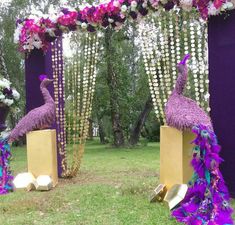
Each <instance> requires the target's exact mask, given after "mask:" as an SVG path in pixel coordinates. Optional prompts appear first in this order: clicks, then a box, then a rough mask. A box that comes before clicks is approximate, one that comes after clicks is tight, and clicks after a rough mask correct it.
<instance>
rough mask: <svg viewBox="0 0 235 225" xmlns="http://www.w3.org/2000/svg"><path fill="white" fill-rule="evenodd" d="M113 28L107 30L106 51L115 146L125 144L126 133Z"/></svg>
mask: <svg viewBox="0 0 235 225" xmlns="http://www.w3.org/2000/svg"><path fill="white" fill-rule="evenodd" d="M112 32H113V31H112V30H111V29H110V28H107V29H106V31H105V51H106V60H107V84H108V86H109V91H110V108H111V119H112V129H113V138H114V143H113V144H114V146H115V147H121V146H123V145H124V143H125V140H124V134H123V129H122V126H121V116H120V112H119V99H118V84H117V76H116V74H115V72H114V68H113V62H112V61H113V60H115V59H113V57H112V56H113V53H114V49H113V48H112V44H111V38H112Z"/></svg>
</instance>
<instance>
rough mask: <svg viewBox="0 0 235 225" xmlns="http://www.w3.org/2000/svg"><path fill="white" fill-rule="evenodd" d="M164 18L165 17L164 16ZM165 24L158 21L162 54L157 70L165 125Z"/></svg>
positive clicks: (160, 102) (161, 111)
mask: <svg viewBox="0 0 235 225" xmlns="http://www.w3.org/2000/svg"><path fill="white" fill-rule="evenodd" d="M163 18H164V16H163ZM164 23H166V21H165V20H164V19H163V22H162V21H161V20H159V21H158V26H159V27H160V28H161V31H160V34H159V37H160V49H161V50H160V52H161V61H160V60H158V62H157V68H158V76H159V85H160V93H159V94H160V96H159V97H160V98H159V100H158V103H159V104H160V105H161V108H160V113H161V116H162V118H163V122H164V123H165V113H164V108H165V103H166V101H167V100H166V99H167V90H166V83H165V82H164V81H165V80H164V77H166V76H167V68H166V61H167V54H166V51H165V41H166V40H165V39H166V38H167V37H165V36H164V33H163V32H164Z"/></svg>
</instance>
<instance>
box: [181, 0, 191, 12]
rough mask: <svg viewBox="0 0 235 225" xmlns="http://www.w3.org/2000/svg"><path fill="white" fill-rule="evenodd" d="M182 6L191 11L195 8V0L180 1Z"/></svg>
mask: <svg viewBox="0 0 235 225" xmlns="http://www.w3.org/2000/svg"><path fill="white" fill-rule="evenodd" d="M180 6H181V7H182V9H183V10H185V11H191V10H192V7H193V0H180Z"/></svg>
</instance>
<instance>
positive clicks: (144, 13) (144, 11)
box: [139, 6, 148, 16]
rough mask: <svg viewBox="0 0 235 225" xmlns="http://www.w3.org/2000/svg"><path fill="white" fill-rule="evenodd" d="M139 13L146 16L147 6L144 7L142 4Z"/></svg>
mask: <svg viewBox="0 0 235 225" xmlns="http://www.w3.org/2000/svg"><path fill="white" fill-rule="evenodd" d="M139 13H140V14H141V15H142V16H146V15H147V14H148V10H147V9H146V8H143V7H142V6H141V7H140V8H139Z"/></svg>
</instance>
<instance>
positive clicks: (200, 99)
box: [194, 24, 205, 107]
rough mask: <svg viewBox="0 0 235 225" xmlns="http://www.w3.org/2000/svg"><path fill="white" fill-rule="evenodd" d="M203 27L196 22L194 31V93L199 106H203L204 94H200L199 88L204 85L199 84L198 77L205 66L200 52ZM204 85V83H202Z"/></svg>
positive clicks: (202, 72) (201, 88) (203, 72)
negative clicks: (195, 58) (195, 68)
mask: <svg viewBox="0 0 235 225" xmlns="http://www.w3.org/2000/svg"><path fill="white" fill-rule="evenodd" d="M202 29H203V27H202V26H201V24H197V27H196V32H197V55H198V66H197V68H198V70H197V72H198V73H197V76H196V74H195V75H194V85H195V95H196V101H197V102H198V104H199V105H200V106H201V107H204V96H203V94H201V90H204V87H202V86H201V83H200V79H201V75H202V76H203V77H204V74H205V69H204V68H205V67H204V59H203V54H202V49H203V46H204V44H203V41H202V39H203V32H202ZM203 86H204V85H203Z"/></svg>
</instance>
